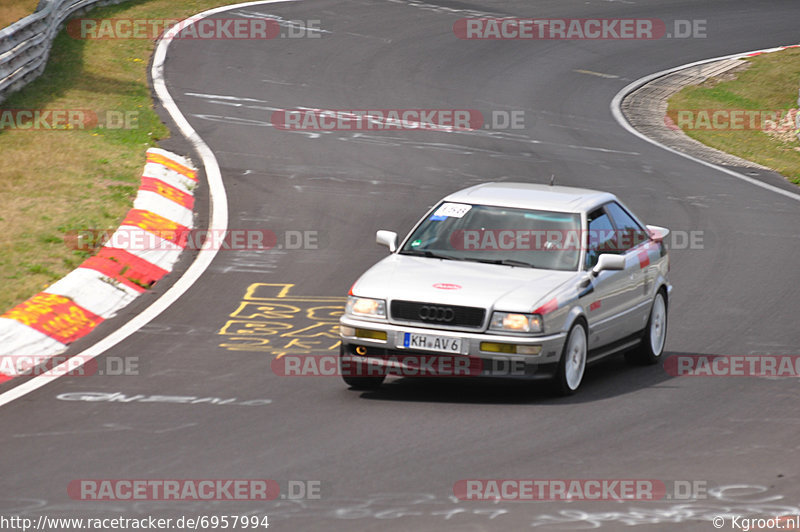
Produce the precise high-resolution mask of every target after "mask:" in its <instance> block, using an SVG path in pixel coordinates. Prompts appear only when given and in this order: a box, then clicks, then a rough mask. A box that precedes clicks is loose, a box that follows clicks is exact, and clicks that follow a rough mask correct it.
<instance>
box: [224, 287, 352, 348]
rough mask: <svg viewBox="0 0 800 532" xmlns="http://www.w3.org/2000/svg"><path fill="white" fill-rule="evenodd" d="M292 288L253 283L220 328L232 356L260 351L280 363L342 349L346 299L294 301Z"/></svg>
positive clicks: (303, 297) (319, 298)
mask: <svg viewBox="0 0 800 532" xmlns="http://www.w3.org/2000/svg"><path fill="white" fill-rule="evenodd" d="M293 288H294V284H290V283H254V284H251V285H250V286H248V287H247V291H246V292H245V294H244V298H243V299H242V300H241V301H240V302H239V303H238V306H237V308H236V310H234V311H233V312H231V313H230V314H229V315H228V318H229V319H228V321H227V322H225V324H224V325H223V326H222V328H220V330H219V333H218V334H219V335H221V336H224V337H225V340H224V341H223V343H221V344H219V346H220V347H222V348H223V349H227V350H229V351H257V352H261V353H268V354H271V355H274V356H276V357H278V358H280V357H282V356H284V355H287V354H298V355H299V354H304V355H305V354H313V353H322V352H330V351H335V350H337V349H339V343H340V342H339V317H340V316H341V315H342V314H343V313H344V303H345V298H344V297H316V296H299V295H298V296H295V295H293V294H292V289H293Z"/></svg>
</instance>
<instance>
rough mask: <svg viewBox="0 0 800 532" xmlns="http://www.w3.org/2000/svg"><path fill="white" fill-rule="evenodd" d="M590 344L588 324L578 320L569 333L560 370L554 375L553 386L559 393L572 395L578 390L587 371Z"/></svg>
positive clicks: (562, 354)
mask: <svg viewBox="0 0 800 532" xmlns="http://www.w3.org/2000/svg"><path fill="white" fill-rule="evenodd" d="M588 350H589V344H588V341H587V336H586V325H585V323H584V322H583V321H582V320H581V321H578V322H576V323H575V324H574V325H573V326H572V328H571V329H570V330H569V334H567V339H566V341H565V342H564V348H563V350H562V351H561V360H559V361H558V370H557V371H556V374H555V376H554V377H553V388H554V391H555V393H557V394H558V395H572V394H574V393H575V392H577V391H578V388H579V387H580V385H581V382H583V375H584V373H585V372H586V354H587V352H588Z"/></svg>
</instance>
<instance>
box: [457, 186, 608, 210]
mask: <svg viewBox="0 0 800 532" xmlns="http://www.w3.org/2000/svg"><path fill="white" fill-rule="evenodd" d="M616 199H617V198H616V196H614V195H613V194H611V193H609V192H600V191H599V190H591V189H588V188H577V187H565V186H551V185H541V184H536V183H513V182H502V183H483V184H480V185H475V186H472V187H469V188H465V189H463V190H459V191H458V192H454V193H452V194H450V195H449V196H447V197H445V198H444V201H448V202H454V203H471V204H483V205H493V206H497V207H511V208H519V209H536V210H545V211H560V212H586V211H590V210H592V209H593V208H595V207H598V206H600V205H603V204H604V203H607V202H609V201H614V200H616Z"/></svg>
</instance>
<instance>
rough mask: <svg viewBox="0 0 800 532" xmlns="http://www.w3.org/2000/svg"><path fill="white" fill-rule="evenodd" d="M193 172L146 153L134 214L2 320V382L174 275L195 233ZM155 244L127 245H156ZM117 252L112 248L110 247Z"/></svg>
mask: <svg viewBox="0 0 800 532" xmlns="http://www.w3.org/2000/svg"><path fill="white" fill-rule="evenodd" d="M196 186H197V169H196V168H195V167H194V166H193V165H192V163H191V161H189V160H188V159H186V158H184V157H181V156H178V155H175V154H173V153H170V152H168V151H165V150H161V149H158V148H151V149H149V150H147V163H146V164H145V167H144V171H143V173H142V182H141V185H140V186H139V192H138V193H137V195H136V199H135V200H134V203H133V208H132V209H131V210H130V211H128V214H127V215H126V216H125V218H124V219H123V221H122V223H121V224H120V226H119V228H117V230H116V232H115V233H114V234H113V235H112V237H111V238H110V239H109V241H108V243H107V244H106V245H104V246H103V247H102V248H101V249H100V250H99V252H98V253H97V254H96V255H94V256H92V257H90V258H88V259H86V261H85V262H84V263H83V264H81V265H80V266H79V267H78V268H76V269H75V270H74V271H72V272H71V273H69V274H68V275H67V276H66V277H64V278H63V279H60V280H59V281H57V282H55V283H54V284H52V285H51V286H49V287H48V288H47V290H45V291H44V292H40V293H39V294H36V295H35V296H33V297H31V298H30V299H28V300H27V301H24V302H23V303H20V304H19V305H17V306H16V307H14V308H13V309H11V310H9V311H8V312H6V313H5V314H3V315H1V316H0V382H4V381H7V380H9V379H12V378H14V377H16V376H18V375H20V374H27V373H28V372H29V371H30V369H31V368H32V367H34V366H37V365H39V364H41V363H43V362H44V361H46V360H47V359H49V358H51V357H53V356H55V355H58V354H60V353H63V352H64V351H66V349H67V347H68V346H69V344H71V343H72V342H74V341H76V340H78V339H79V338H82V337H84V336H86V335H87V334H89V333H90V332H91V331H92V330H93V329H94V328H95V327H97V326H98V325H99V324H100V323H102V322H103V321H104V320H107V319H109V318H111V317H113V316H114V315H116V313H117V312H118V311H119V310H121V309H122V308H124V307H125V306H127V305H128V304H129V303H130V302H131V301H133V300H134V299H135V298H136V297H138V296H139V295H140V294H142V293H143V292H145V291H147V289H148V288H150V287H152V286H153V285H154V284H155V283H156V282H158V281H159V280H160V279H161V278H163V277H164V276H165V275H167V274H168V273H169V272H171V271H172V268H173V266H174V265H175V262H177V260H178V257H179V255H180V254H181V252H182V251H183V250H184V248H185V238H183V237H182V235H186V234H187V233H188V231H189V230H190V229H192V227H193V208H194V189H195V188H196ZM153 241H156V242H157V245H147V246H136V245H130V246H124V243H126V242H129V243H134V242H153ZM115 246H116V247H115Z"/></svg>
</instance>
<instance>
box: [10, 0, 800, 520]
mask: <svg viewBox="0 0 800 532" xmlns="http://www.w3.org/2000/svg"><path fill="white" fill-rule="evenodd" d="M481 13H485V14H487V15H500V16H520V17H535V18H562V17H569V18H617V17H620V18H649V19H654V18H656V19H663V20H665V21H667V22H668V24H672V23H673V22H672V21H674V20H676V19H680V20H706V21H707V37H706V38H696V39H660V40H654V41H623V40H610V41H597V42H589V41H567V40H559V41H468V40H460V39H458V38H456V37H455V36H454V34H453V29H452V28H453V24H454V23H455V22H456V21H457V20H458V19H459V18H462V17H467V16H480V14H481ZM798 14H800V8H798V7H797V5H796V3H795V2H791V1H771V0H767V1H763V2H758V3H753V2H748V1H744V0H740V1H725V2H723V1H710V2H703V3H697V2H686V1H655V0H653V1H631V2H607V1H600V0H590V1H588V2H586V1H583V0H581V1H573V0H560V1H540V2H535V3H532V2H527V1H521V0H519V1H502V2H501V1H499V0H498V1H489V0H482V1H475V2H469V3H462V2H449V1H448V2H445V1H440V2H438V3H437V4H436V5H433V3H422V2H407V1H402V0H387V1H370V2H364V1H359V0H334V1H330V0H329V1H321V0H310V1H304V2H292V3H281V4H264V5H252V6H248V7H244V8H237V9H234V10H232V11H229V12H226V13H220V14H218V15H214V16H216V17H235V18H252V17H264V16H268V17H271V18H275V19H276V20H278V21H279V22H280V23H281V24H282V26H281V27H282V31H284V32H288V31H290V30H289V27H290V23H289V22H287V21H293V20H294V21H297V20H303V21H320V23H319V27H320V28H321V30H322V31H320V32H315V33H316V35H319V38H294V39H293V38H278V39H273V40H270V41H248V40H216V41H202V40H201V41H188V40H186V41H176V42H174V43H173V44H172V45H171V47H170V49H169V53H168V54H167V57H166V61H165V64H164V73H165V76H164V77H165V81H166V86H167V88H168V90H169V92H170V94H171V95H172V97H173V99H174V100H175V103H176V105H177V106H178V107H179V108H180V111H181V113H182V114H183V115H184V116H185V117H186V119H187V121H188V123H189V124H190V125H191V127H192V128H193V129H194V130H195V131H196V132H197V134H198V135H199V137H201V138H202V139H203V140H204V141H205V143H206V144H207V145H208V146H209V148H210V150H212V151H213V153H214V154H215V156H216V159H217V160H218V161H219V167H220V172H221V177H222V180H223V181H224V185H225V188H226V189H227V194H228V209H229V219H230V223H229V228H230V229H234V230H253V229H257V230H266V231H270V232H271V233H273V234H274V235H276V238H277V243H279V244H281V246H282V247H281V248H277V247H276V248H275V249H273V250H269V251H262V250H257V249H250V250H247V249H239V250H230V249H222V250H220V251H219V253H218V254H217V256H216V258H215V259H214V261H213V262H212V263H211V265H210V267H209V268H208V269H207V270H206V272H205V273H204V274H203V276H202V277H201V278H200V280H199V281H198V282H197V283H196V284H195V285H194V286H193V287H192V289H191V290H189V291H187V292H186V293H185V294H184V295H183V296H182V297H181V298H180V299H179V300H178V301H177V302H176V303H175V304H173V305H172V306H171V307H169V308H167V309H166V310H164V311H163V312H162V313H161V314H160V315H159V316H158V317H157V318H155V319H154V320H153V321H152V322H150V323H149V324H148V325H147V326H145V327H143V328H142V329H140V330H139V331H138V332H135V333H133V334H131V335H130V336H129V337H128V338H126V339H125V340H124V341H122V342H121V343H119V344H118V345H116V346H114V347H113V348H111V349H109V350H108V351H107V352H106V353H105V354H104V355H103V356H101V357H99V358H98V360H99V361H101V366H102V367H108V366H104V365H103V363H102V361H108V360H111V361H120V360H121V361H126V360H129V361H136V363H137V368H136V370H135V372H134V371H130V372H129V373H136V375H129V376H115V375H111V374H106V375H104V376H92V377H79V376H71V377H64V378H60V379H58V380H56V381H55V382H53V383H52V384H48V385H47V386H44V387H41V388H39V389H37V390H35V391H33V392H32V393H30V394H28V395H26V396H25V397H24V398H23V399H22V400H19V401H16V402H14V403H12V404H10V405H6V406H5V407H3V408H2V409H1V410H0V422H2V425H3V427H4V428H5V430H4V431H3V435H2V436H0V442H2V446H3V450H4V452H3V458H2V460H3V466H4V469H3V471H4V473H5V474H4V475H3V479H2V481H1V482H2V484H0V485H2V488H3V493H4V495H3V500H2V501H0V514H6V515H8V514H14V513H16V514H20V515H25V516H34V517H35V516H38V515H49V516H60V517H108V516H110V515H112V514H113V515H123V516H128V517H133V516H140V517H141V516H147V515H156V516H160V517H173V518H177V517H180V516H181V515H187V514H195V515H197V514H203V513H205V514H216V515H220V514H223V513H224V514H239V515H243V514H252V515H264V514H266V515H269V516H270V519H271V521H270V524H272V525H273V527H274V528H277V529H280V530H329V529H335V530H375V529H387V530H407V529H411V528H415V529H420V530H512V529H514V530H516V529H523V528H529V527H534V528H536V527H538V528H541V529H545V530H555V529H580V528H604V529H607V530H619V529H620V528H621V527H622V526H628V525H639V526H642V527H647V528H648V529H649V530H665V531H666V530H669V531H674V530H700V529H704V528H708V529H711V525H710V522H709V521H710V520H711V518H712V517H713V516H714V515H718V514H723V513H734V514H751V515H753V514H757V515H763V516H770V515H772V516H774V515H782V514H789V513H800V487H799V486H800V482H798V480H799V479H798V471H797V467H796V466H795V465H794V464H795V463H796V455H797V451H798V444H797V423H798V415H797V408H796V394H797V391H798V388H797V380H796V379H768V378H674V377H671V376H670V375H669V374H668V373H667V372H666V371H665V370H664V369H663V368H662V367H661V366H656V367H648V368H633V367H628V366H626V365H625V364H624V363H623V362H622V361H621V360H620V359H614V360H609V361H606V362H603V363H601V364H599V365H597V366H595V367H592V368H590V370H589V371H588V374H587V379H586V381H585V383H584V386H585V387H584V388H583V389H582V390H581V393H580V394H578V395H577V396H575V397H572V398H566V399H554V398H551V397H549V396H548V395H547V394H546V393H545V392H543V391H540V390H539V389H538V388H537V387H536V386H531V385H530V384H528V383H512V384H506V383H503V384H493V383H486V382H466V381H460V380H459V381H448V382H444V383H441V382H433V381H425V380H422V381H410V380H408V379H400V380H396V381H393V382H391V383H388V384H386V385H385V386H384V387H383V388H381V389H380V390H378V391H375V392H370V393H358V392H354V391H350V390H347V389H346V388H345V387H344V385H343V384H342V383H341V382H340V381H339V379H338V378H323V377H319V378H299V377H298V378H288V377H280V376H278V375H276V374H275V373H274V372H273V371H272V370H271V369H270V368H271V363H272V362H273V360H275V359H276V357H278V356H279V355H280V354H281V353H284V352H294V351H293V350H297V351H300V350H302V349H306V350H308V351H311V352H320V351H326V350H328V349H332V348H335V338H333V337H332V334H331V331H332V330H335V316H336V312H337V310H338V309H339V308H341V304H342V303H341V302H342V295H343V294H345V293H346V292H347V289H348V288H349V286H350V285H351V283H352V282H353V281H354V280H355V278H356V277H357V276H358V275H359V274H360V272H361V271H363V269H364V268H365V267H367V266H368V265H369V264H371V263H372V262H374V261H375V260H377V259H378V258H380V257H381V256H382V253H383V252H382V250H381V248H379V247H377V246H375V245H374V244H373V243H372V242H373V240H374V232H375V230H376V229H379V228H383V229H391V230H396V231H400V232H403V231H406V230H408V229H409V227H410V225H411V224H412V223H413V222H414V221H415V219H416V218H417V217H418V216H419V214H420V213H421V212H422V211H424V210H425V208H426V207H427V206H429V205H430V204H432V203H433V202H434V201H436V200H437V199H438V198H439V197H441V196H442V195H444V194H446V193H448V192H450V191H453V190H455V189H459V188H463V187H466V186H468V185H471V184H475V183H480V182H483V181H489V180H522V181H534V182H546V181H547V180H548V179H549V176H550V175H551V173H552V174H555V175H556V176H557V181H558V182H559V183H561V184H566V185H576V186H587V187H594V188H599V189H604V190H608V191H610V192H613V193H615V194H617V195H619V196H620V197H621V198H622V199H623V200H624V201H625V202H626V203H628V204H630V205H631V207H632V208H633V209H634V210H635V211H637V212H638V213H640V214H641V215H642V216H643V217H644V218H645V219H646V220H647V222H648V223H654V224H657V225H664V226H668V227H670V228H672V229H673V230H676V231H685V232H687V233H689V232H692V231H694V232H701V233H698V234H701V235H702V245H700V246H695V248H696V249H673V251H672V257H673V261H672V272H671V276H672V280H673V282H674V284H675V286H676V289H675V290H674V292H673V297H672V299H671V301H670V325H669V328H670V330H669V336H668V340H667V351H668V354H671V355H675V354H690V355H691V354H703V355H717V356H730V355H750V354H770V355H797V354H798V352H797V346H798V345H800V331H799V330H798V329H797V327H796V326H795V325H794V324H795V322H796V319H795V316H796V313H797V308H798V304H797V300H798V296H800V290H799V289H798V288H797V282H796V280H797V273H796V271H795V268H794V267H793V264H795V263H796V259H797V251H796V249H797V246H796V242H797V229H796V228H797V227H798V226H800V213H799V212H798V209H797V204H796V202H795V201H794V200H792V199H790V198H788V197H784V196H781V195H779V194H775V193H774V192H772V191H770V190H765V189H763V188H759V187H756V186H753V185H752V184H750V183H747V182H743V181H741V180H738V179H734V178H732V177H731V176H729V175H726V174H724V173H722V172H719V171H718V170H715V169H713V168H709V167H707V166H704V165H701V164H697V163H696V162H693V161H690V160H687V159H684V158H681V157H679V156H677V155H675V154H672V153H669V152H667V151H664V150H662V149H660V148H659V147H657V146H653V145H651V144H649V143H648V142H645V141H643V140H642V139H640V138H637V137H635V136H633V135H631V134H630V133H629V132H627V131H625V130H624V129H623V128H621V127H619V125H618V124H617V123H616V122H615V121H614V118H613V116H612V114H611V112H610V110H609V104H610V102H611V101H612V99H613V98H614V95H615V94H616V93H618V92H619V91H620V90H621V88H622V87H624V86H625V85H627V84H628V83H630V82H631V81H632V80H635V79H639V78H641V77H642V76H645V75H647V74H649V73H651V72H656V71H661V70H666V69H668V68H671V67H674V66H675V65H680V64H685V63H687V62H691V61H695V60H701V59H704V58H708V57H716V56H721V55H725V54H731V53H736V52H740V51H746V50H752V49H761V48H766V47H771V46H778V45H782V44H786V43H790V42H793V41H796V20H797V16H798ZM299 107H307V108H322V109H392V108H413V109H420V108H423V109H478V110H481V111H482V112H484V113H485V114H488V115H491V113H492V112H493V111H495V112H497V111H500V112H511V111H524V128H523V129H517V130H505V131H498V130H485V129H481V130H478V131H462V132H449V133H448V132H429V131H427V132H426V131H394V132H358V133H357V132H352V131H336V132H328V133H320V134H317V133H309V132H288V131H283V130H279V129H276V128H274V127H272V124H271V121H270V117H271V116H272V113H273V112H274V111H275V110H280V109H295V108H299ZM752 177H758V178H764V179H773V178H774V176H752ZM198 193H199V194H200V195H201V196H202V194H204V193H207V192H204V191H203V190H200V191H199V192H198ZM304 239H305V240H304ZM298 242H301V243H303V245H302V246H299V247H300V248H301V249H296V248H297V247H298ZM675 247H678V246H674V248H675ZM444 281H446V280H444ZM292 342H293V343H292ZM107 373H110V372H107ZM119 478H128V479H130V478H139V479H143V478H146V479H176V478H182V479H187V478H188V479H203V478H214V479H226V478H227V479H236V478H270V479H275V480H276V481H278V482H279V483H280V484H281V486H282V488H284V489H285V488H286V487H287V486H288V483H289V481H292V480H295V481H301V480H302V481H305V480H311V481H319V482H320V485H321V492H320V495H321V498H320V499H318V500H288V499H278V500H276V501H272V502H266V503H264V502H243V501H215V502H203V503H198V502H187V501H177V502H176V501H138V502H132V501H114V502H101V501H94V502H93V501H85V500H76V499H74V498H72V497H70V495H68V494H67V492H66V487H67V486H68V485H69V483H70V482H71V481H74V480H76V479H119ZM475 478H484V479H485V478H495V479H503V478H530V479H658V480H660V481H662V482H664V483H665V484H666V485H668V486H673V485H674V482H675V481H680V482H689V483H699V484H698V485H700V486H705V487H707V488H708V492H707V493H701V494H698V495H700V497H699V498H694V499H690V500H675V499H672V500H661V501H658V502H640V501H626V502H613V501H574V502H569V503H568V502H563V501H544V502H527V503H519V502H498V503H493V502H465V501H461V500H459V499H457V498H454V497H453V487H454V485H455V484H456V483H458V482H459V481H461V480H466V479H475ZM703 483H705V484H703ZM285 493H286V492H285Z"/></svg>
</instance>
